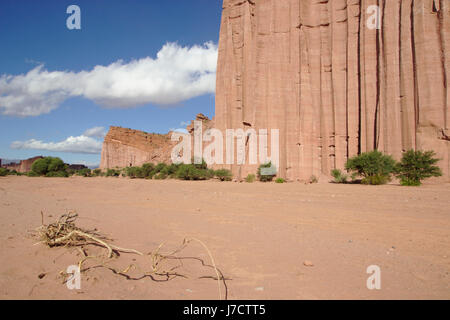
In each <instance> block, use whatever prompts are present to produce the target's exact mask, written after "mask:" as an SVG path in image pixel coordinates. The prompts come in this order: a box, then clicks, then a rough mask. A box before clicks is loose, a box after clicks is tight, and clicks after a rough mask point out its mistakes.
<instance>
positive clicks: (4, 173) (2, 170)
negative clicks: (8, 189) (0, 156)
mask: <svg viewBox="0 0 450 320" xmlns="http://www.w3.org/2000/svg"><path fill="white" fill-rule="evenodd" d="M8 174H9V170H8V169H6V168H0V177H5V176H7V175H8Z"/></svg>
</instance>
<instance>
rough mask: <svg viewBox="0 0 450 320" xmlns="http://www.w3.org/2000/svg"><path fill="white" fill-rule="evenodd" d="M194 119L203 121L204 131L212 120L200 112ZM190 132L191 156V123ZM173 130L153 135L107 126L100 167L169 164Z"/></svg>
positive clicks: (211, 123) (173, 143)
mask: <svg viewBox="0 0 450 320" xmlns="http://www.w3.org/2000/svg"><path fill="white" fill-rule="evenodd" d="M196 120H198V121H201V122H202V123H203V130H207V129H208V128H211V127H212V126H213V124H214V121H213V120H210V119H208V118H207V117H206V116H204V115H203V114H198V115H197V117H196ZM186 129H187V130H188V132H190V133H191V144H192V155H193V152H194V149H193V146H194V142H193V139H194V137H193V134H192V132H193V130H194V125H193V122H191V124H190V125H189V126H188V127H187V128H186ZM171 136H172V133H171V132H169V133H168V134H164V135H163V134H156V133H146V132H143V131H138V130H132V129H126V128H121V127H110V129H109V132H108V134H107V135H106V137H105V140H104V142H103V147H102V155H101V162H100V168H101V169H108V168H125V167H131V166H141V165H143V164H144V163H154V164H157V163H160V162H164V163H171V162H172V160H171V152H172V149H173V148H174V146H175V145H177V144H178V142H176V141H175V142H174V141H171Z"/></svg>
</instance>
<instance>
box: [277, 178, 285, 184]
mask: <svg viewBox="0 0 450 320" xmlns="http://www.w3.org/2000/svg"><path fill="white" fill-rule="evenodd" d="M285 182H286V180H284V179H283V178H277V179H276V180H275V183H285Z"/></svg>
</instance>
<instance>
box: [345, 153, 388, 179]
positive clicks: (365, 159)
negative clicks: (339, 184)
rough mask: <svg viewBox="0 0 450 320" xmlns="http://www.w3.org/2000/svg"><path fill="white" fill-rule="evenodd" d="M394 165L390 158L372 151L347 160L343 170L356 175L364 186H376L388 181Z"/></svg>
mask: <svg viewBox="0 0 450 320" xmlns="http://www.w3.org/2000/svg"><path fill="white" fill-rule="evenodd" d="M395 164H396V163H395V160H394V159H393V158H392V157H391V156H389V155H385V154H383V153H381V152H380V151H377V150H374V151H371V152H364V153H362V154H360V155H358V156H355V157H353V158H350V159H348V161H347V163H346V164H345V169H346V170H347V171H354V172H356V173H358V175H360V176H361V177H362V178H363V179H362V183H364V184H372V185H378V184H385V183H387V182H389V181H390V179H391V175H392V173H393V172H394V171H395Z"/></svg>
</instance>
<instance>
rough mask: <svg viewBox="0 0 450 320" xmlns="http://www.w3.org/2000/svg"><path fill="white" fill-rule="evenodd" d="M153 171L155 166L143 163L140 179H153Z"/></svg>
mask: <svg viewBox="0 0 450 320" xmlns="http://www.w3.org/2000/svg"><path fill="white" fill-rule="evenodd" d="M154 170H155V166H154V165H153V163H144V164H143V165H142V168H141V171H142V172H141V174H142V177H143V178H145V179H151V178H153V175H154V174H155V173H154Z"/></svg>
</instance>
